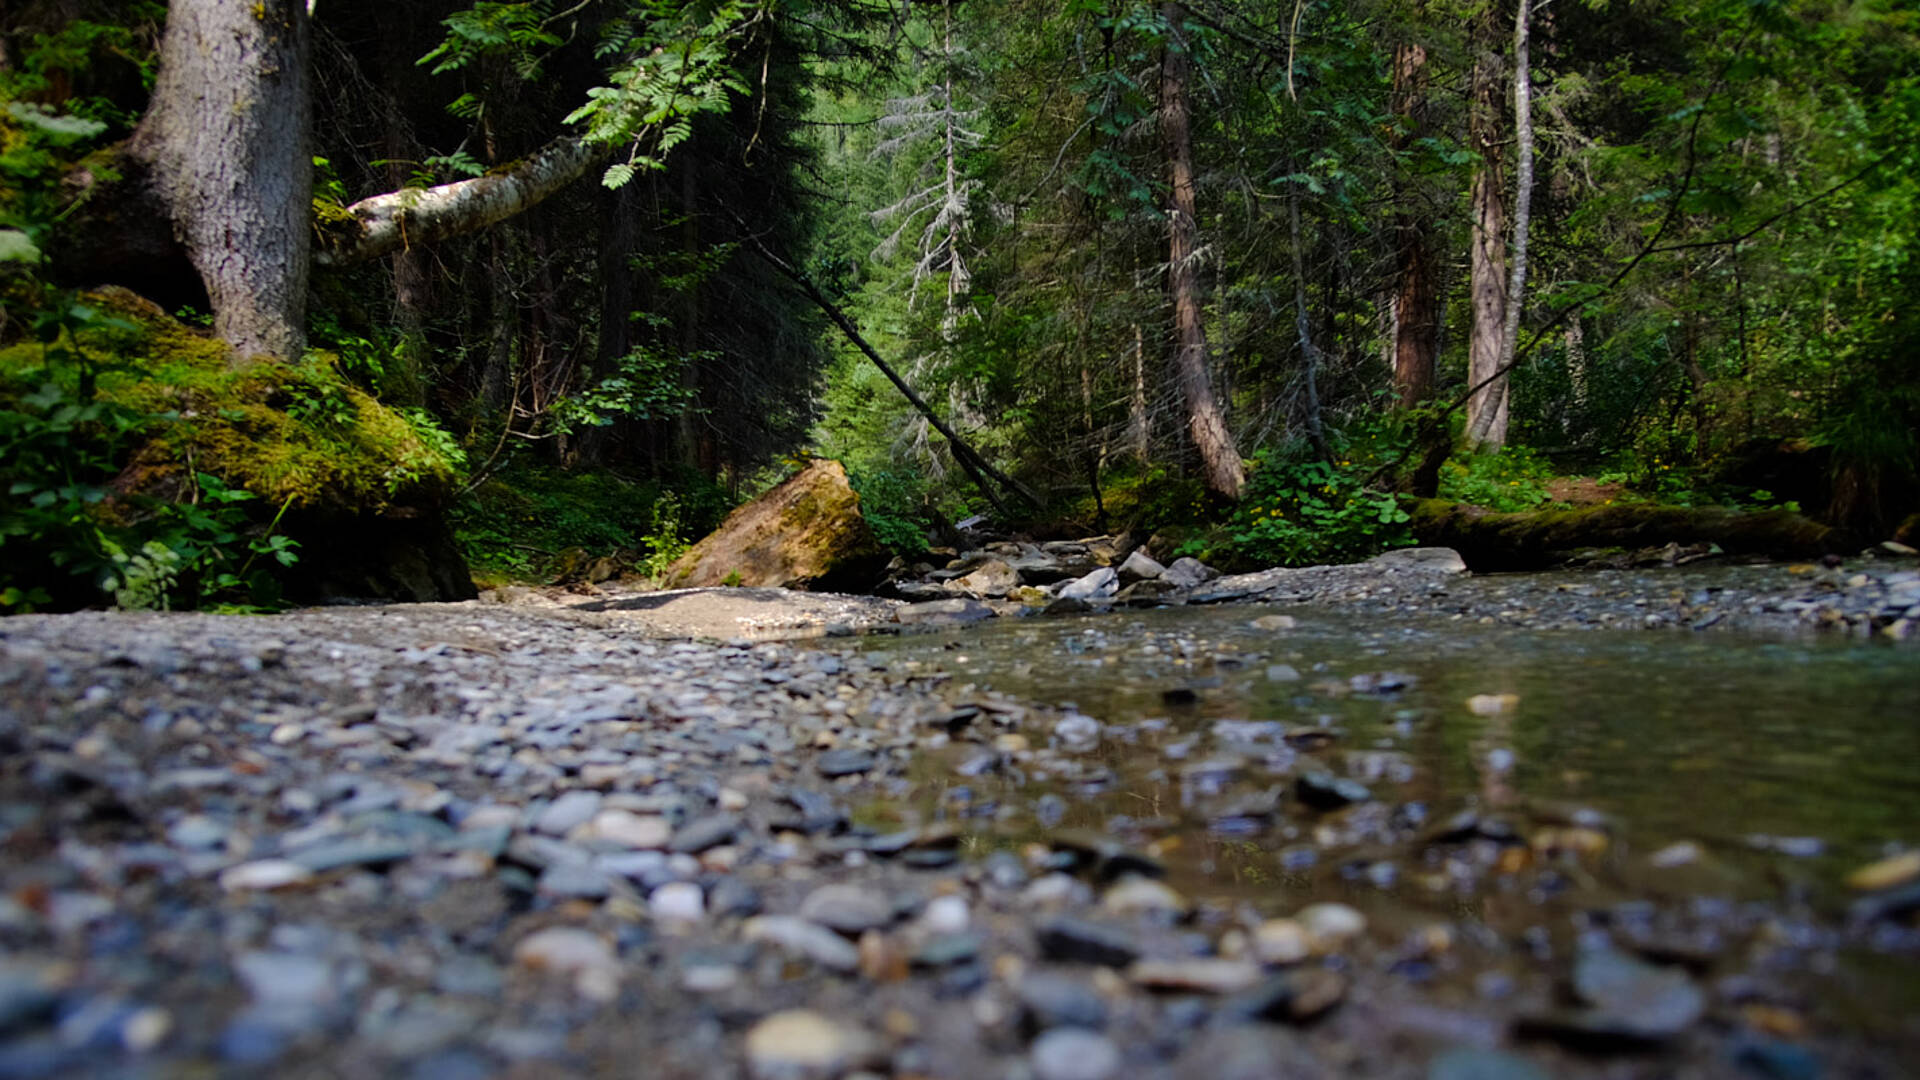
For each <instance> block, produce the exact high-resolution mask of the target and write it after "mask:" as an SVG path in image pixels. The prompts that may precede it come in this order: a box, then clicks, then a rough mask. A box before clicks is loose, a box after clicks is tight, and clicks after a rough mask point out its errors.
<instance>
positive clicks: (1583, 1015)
mask: <svg viewBox="0 0 1920 1080" xmlns="http://www.w3.org/2000/svg"><path fill="white" fill-rule="evenodd" d="M1769 574H1771V575H1775V576H1780V575H1781V574H1782V571H1781V570H1780V569H1779V568H1719V569H1709V568H1683V569H1679V570H1658V571H1644V572H1633V573H1623V574H1614V575H1593V574H1585V575H1558V576H1555V575H1528V576H1525V577H1513V578H1501V577H1487V578H1475V579H1463V580H1461V581H1460V582H1458V583H1456V584H1454V585H1452V586H1451V591H1452V593H1453V596H1452V597H1451V598H1450V599H1451V601H1452V602H1454V603H1455V604H1456V606H1464V608H1465V609H1466V610H1467V611H1477V610H1479V607H1477V606H1476V605H1480V604H1482V603H1483V602H1484V603H1488V604H1490V605H1491V607H1492V608H1493V609H1499V608H1500V607H1501V606H1502V605H1503V604H1510V603H1512V598H1513V597H1516V596H1527V597H1535V598H1538V597H1547V598H1549V599H1548V600H1546V601H1545V602H1541V603H1538V604H1535V605H1533V606H1530V607H1528V609H1527V610H1528V614H1527V615H1526V616H1525V617H1521V616H1519V615H1518V614H1513V613H1510V614H1511V615H1512V617H1511V618H1508V619H1506V620H1502V619H1499V618H1497V617H1496V614H1497V610H1496V614H1489V615H1485V616H1479V617H1469V616H1468V615H1463V614H1460V613H1459V612H1457V611H1456V612H1455V613H1454V614H1452V615H1449V614H1447V613H1445V612H1444V611H1440V610H1429V611H1425V612H1417V611H1416V612H1398V613H1383V612H1381V611H1375V610H1366V609H1365V608H1364V606H1363V605H1358V604H1353V605H1345V606H1343V605H1338V604H1319V605H1290V606H1280V605H1273V604H1244V603H1242V604H1222V605H1217V606H1211V607H1186V608H1174V609H1166V610H1155V611H1121V612H1116V613H1111V614H1106V615H1093V616H1084V617H1071V618H1041V617H1032V618H1003V619H999V620H995V621H993V622H989V623H986V624H983V625H980V626H974V627H969V628H964V629H947V630H940V631H932V632H922V633H911V632H908V633H874V634H866V635H862V636H858V637H854V638H845V637H835V638H814V639H810V640H804V641H751V640H747V639H746V638H745V637H742V638H739V639H735V640H732V641H719V640H715V639H712V638H704V639H699V640H677V641H676V640H664V639H659V638H656V637H651V636H648V630H647V627H648V624H647V623H645V622H644V621H642V620H641V618H640V617H639V615H638V614H636V613H635V612H633V611H625V612H623V611H622V610H621V609H620V607H619V605H617V604H613V605H601V607H602V610H598V611H588V610H582V609H568V608H563V607H558V606H554V607H547V608H541V607H538V606H533V605H526V604H512V603H506V604H503V603H477V602H476V603H466V604H444V605H405V606H392V607H365V608H331V609H311V610H307V611H300V612H293V613H289V614H285V615H278V616H269V617H259V618H244V619H243V618H233V617H221V616H207V615H191V614H188V615H165V614H157V613H147V614H140V613H123V614H117V615H106V614H81V615H71V616H59V617H46V616H23V617H20V618H16V619H11V620H8V621H7V622H6V623H5V624H4V626H0V646H3V647H0V657H4V661H3V662H0V739H4V741H5V743H6V745H7V747H8V753H7V756H6V760H5V764H4V765H0V828H3V829H4V836H3V839H4V843H5V845H6V849H7V850H8V852H9V853H10V854H9V858H8V859H7V860H6V862H5V864H4V877H5V879H4V881H0V886H4V892H3V893H0V940H3V941H4V942H5V945H6V953H7V957H6V960H5V963H4V965H0V1076H51V1075H82V1074H86V1075H116V1076H119V1075H126V1076H176V1075H186V1074H188V1073H194V1074H202V1073H203V1072H204V1071H205V1070H207V1069H212V1070H214V1071H216V1072H220V1071H225V1072H236V1071H237V1072H248V1071H252V1070H255V1069H261V1068H266V1067H268V1066H271V1067H273V1068H274V1069H275V1070H276V1071H278V1072H282V1073H286V1074H288V1075H295V1076H335V1075H369V1076H370V1075H393V1076H410V1077H426V1078H464V1077H483V1076H496V1075H497V1076H535V1075H538V1076H563V1075H581V1076H587V1075H638V1076H689V1077H692V1076H702V1077H706V1076H720V1075H743V1076H750V1077H754V1078H756V1080H773V1078H793V1077H830V1076H871V1075H892V1076H896V1077H918V1076H927V1077H962V1076H967V1077H987V1076H991V1077H1008V1078H1033V1080H1073V1078H1094V1080H1098V1078H1104V1077H1119V1076H1126V1077H1136V1076H1138V1077H1185V1076H1208V1077H1215V1078H1238V1077H1246V1078H1255V1077H1296V1076H1298V1077H1316V1076H1354V1077H1360V1076H1366V1077H1433V1078H1460V1077H1537V1076H1575V1077H1586V1076H1592V1077H1602V1076H1604V1077H1620V1076H1674V1077H1680V1076H1687V1077H1692V1076H1729V1077H1733V1076H1740V1077H1820V1076H1836V1077H1838V1076H1847V1077H1895V1076H1902V1075H1909V1074H1910V1073H1911V1071H1912V1069H1913V1067H1914V1065H1915V1063H1916V1062H1920V1029H1916V1027H1915V1017H1916V1016H1920V980H1917V979H1916V978H1915V977H1914V972H1915V960H1916V958H1917V957H1920V931H1916V930H1915V928H1914V926H1913V923H1912V913H1913V911H1914V910H1915V908H1916V907H1920V884H1916V883H1917V882H1920V858H1917V857H1916V856H1915V855H1914V854H1913V853H1912V848H1911V847H1910V845H1912V844H1913V843H1914V841H1915V835H1914V833H1913V829H1914V823H1915V821H1916V820H1920V813H1916V811H1920V796H1916V795H1915V793H1914V790H1913V785H1912V775H1913V772H1912V770H1913V763H1914V762H1915V761H1920V731H1916V729H1915V727H1914V725H1913V724H1912V717H1914V716H1916V715H1920V678H1917V677H1916V676H1917V675H1920V661H1916V654H1915V653H1914V651H1913V649H1912V647H1911V645H1910V644H1906V643H1896V642H1888V641H1884V640H1865V639H1859V638H1854V639H1846V640H1840V639H1838V637H1837V636H1836V635H1830V634H1829V635H1819V634H1814V633H1810V632H1803V633H1789V632H1786V631H1784V630H1781V629H1779V628H1776V629H1775V631H1774V632H1770V633H1757V632H1751V631H1748V630H1728V629H1726V628H1724V627H1722V626H1718V625H1717V623H1716V625H1715V626H1714V627H1713V628H1712V629H1706V630H1702V631H1693V630H1688V629H1683V628H1675V627H1674V626H1673V624H1672V622H1671V620H1667V621H1666V627H1667V628H1665V629H1650V628H1648V623H1649V619H1648V615H1647V613H1648V612H1649V611H1655V610H1670V609H1671V607H1672V605H1673V603H1675V601H1672V600H1670V599H1669V598H1670V597H1672V596H1674V595H1679V596H1680V597H1682V598H1683V599H1684V598H1686V597H1690V596H1704V595H1706V594H1709V593H1711V594H1716V595H1725V594H1729V593H1732V592H1736V591H1737V590H1738V589H1740V588H1745V587H1747V586H1749V585H1751V584H1752V583H1753V582H1755V581H1758V580H1761V576H1764V575H1769ZM1768 580H1771V579H1768ZM1896 587H1900V586H1899V585H1898V584H1897V583H1896ZM1553 597H1560V598H1561V599H1560V601H1559V604H1558V607H1557V608H1556V607H1555V603H1554V601H1553V600H1552V599H1551V598H1553ZM1602 608H1605V609H1609V610H1611V609H1616V608H1617V609H1619V610H1620V611H1621V612H1623V613H1624V614H1622V616H1621V617H1620V618H1619V619H1618V620H1617V622H1618V623H1619V624H1621V625H1623V626H1625V627H1630V628H1622V629H1597V630H1584V631H1581V630H1565V629H1550V628H1546V627H1550V626H1556V625H1564V624H1568V623H1569V622H1580V621H1582V620H1586V621H1594V620H1598V617H1599V614H1602V613H1604V612H1602V611H1601V610H1600V609H1602ZM1708 621H1709V619H1707V618H1702V619H1699V620H1697V621H1696V623H1695V624H1696V625H1699V624H1705V623H1707V622H1708ZM1685 625H1687V624H1686V623H1681V624H1680V626H1682V627H1684V626H1685ZM651 632H653V633H658V632H659V631H658V629H657V627H655V628H654V629H653V630H652V631H651ZM1903 846H1906V853H1905V854H1903V853H1902V847H1903ZM636 1062H644V1064H638V1065H637V1064H636Z"/></svg>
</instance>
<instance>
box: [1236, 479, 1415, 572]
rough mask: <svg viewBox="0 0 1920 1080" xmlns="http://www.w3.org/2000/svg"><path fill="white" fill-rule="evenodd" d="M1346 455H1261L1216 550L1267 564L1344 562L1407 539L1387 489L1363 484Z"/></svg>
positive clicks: (1401, 515)
mask: <svg viewBox="0 0 1920 1080" xmlns="http://www.w3.org/2000/svg"><path fill="white" fill-rule="evenodd" d="M1364 476H1365V470H1364V469H1362V468H1360V467H1358V466H1356V465H1355V464H1354V462H1353V460H1352V459H1350V458H1349V459H1342V460H1339V461H1335V462H1327V461H1322V460H1319V459H1318V458H1307V459H1301V458H1298V457H1274V458H1268V459H1264V460H1262V461H1261V462H1260V463H1259V464H1258V465H1257V466H1256V468H1255V469H1254V471H1253V474H1252V476H1251V477H1250V479H1249V480H1248V483H1247V491H1246V496H1245V497H1244V498H1243V499H1242V500H1241V503H1240V505H1239V506H1238V507H1236V508H1235V509H1234V512H1233V517H1232V519H1231V520H1230V522H1229V523H1228V525H1227V536H1228V542H1227V544H1226V545H1224V551H1222V552H1221V553H1220V554H1221V555H1224V556H1226V557H1228V558H1231V559H1233V560H1235V561H1240V562H1250V563H1257V564H1260V565H1266V566H1305V565H1310V564H1316V563H1328V562H1343V561H1349V560H1353V559H1358V558H1363V557H1366V556H1368V555H1374V554H1377V553H1379V552H1380V551H1382V550H1384V549H1386V548H1389V547H1396V546H1404V545H1407V544H1411V543H1412V542H1413V536H1412V534H1411V533H1410V532H1409V531H1408V529H1407V517H1408V516H1407V512H1406V510H1405V509H1403V508H1402V507H1401V505H1400V501H1399V498H1398V497H1397V496H1395V495H1394V494H1392V493H1391V492H1384V491H1375V490H1372V489H1370V488H1367V487H1365V486H1364V484H1363V480H1364Z"/></svg>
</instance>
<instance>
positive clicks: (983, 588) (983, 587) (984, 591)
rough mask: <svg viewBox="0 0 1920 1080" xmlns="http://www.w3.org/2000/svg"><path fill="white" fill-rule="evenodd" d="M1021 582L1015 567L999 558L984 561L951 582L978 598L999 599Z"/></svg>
mask: <svg viewBox="0 0 1920 1080" xmlns="http://www.w3.org/2000/svg"><path fill="white" fill-rule="evenodd" d="M1019 584H1020V576H1019V575H1018V574H1017V573H1016V572H1015V571H1014V569H1013V567H1011V566H1008V565H1007V564H1006V563H1003V562H1001V561H1000V560H998V559H992V560H989V561H987V562H985V563H982V564H981V565H980V567H979V568H978V569H976V570H974V571H973V572H972V573H970V574H967V575H966V576H965V577H961V578H957V579H955V580H954V581H952V582H951V583H950V584H949V587H950V588H954V589H958V590H960V591H962V592H964V593H966V594H968V595H970V596H973V597H975V598H977V599H988V598H991V599H998V598H1000V597H1003V596H1005V595H1007V594H1008V593H1009V592H1012V591H1013V589H1014V588H1015V587H1016V586H1018V585H1019Z"/></svg>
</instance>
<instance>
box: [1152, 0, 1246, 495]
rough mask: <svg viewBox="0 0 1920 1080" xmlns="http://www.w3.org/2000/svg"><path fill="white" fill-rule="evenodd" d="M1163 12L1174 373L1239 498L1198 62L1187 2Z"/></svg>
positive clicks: (1197, 442) (1211, 460)
mask: <svg viewBox="0 0 1920 1080" xmlns="http://www.w3.org/2000/svg"><path fill="white" fill-rule="evenodd" d="M1161 14H1162V15H1163V16H1164V17H1165V19H1166V22H1167V27H1168V33H1169V35H1170V38H1169V40H1168V42H1167V47H1166V51H1165V53H1164V54H1163V55H1162V57H1161V62H1160V137H1161V141H1162V145H1163V148H1164V151H1165V154H1166V159H1167V174H1168V185H1169V187H1170V189H1171V195H1172V205H1170V206H1169V207H1168V214H1167V234H1168V252H1167V290H1168V293H1169V295H1170V297H1171V299H1172V301H1173V325H1174V377H1175V381H1176V382H1177V383H1178V384H1179V387H1180V395H1181V398H1182V400H1183V401H1184V403H1185V405H1186V410H1187V430H1188V432H1189V433H1190V434H1191V435H1192V437H1193V444H1194V448H1195V449H1197V450H1198V451H1199V452H1200V463H1201V472H1202V475H1203V477H1204V478H1205V481H1206V485H1207V490H1209V491H1212V492H1214V493H1215V494H1217V495H1221V496H1224V497H1225V498H1228V499H1238V498H1239V497H1240V490H1241V488H1242V487H1244V486H1245V484H1246V480H1247V477H1246V470H1245V467H1244V466H1242V465H1241V463H1240V451H1239V449H1238V447H1236V446H1235V445H1234V442H1233V433H1232V432H1231V431H1229V430H1228V428H1227V421H1226V417H1225V416H1224V415H1223V414H1222V412H1221V408H1220V402H1219V400H1218V399H1217V398H1216V397H1215V396H1214V392H1213V380H1212V378H1211V376H1210V375H1209V374H1208V371H1207V328H1206V324H1205V322H1204V321H1203V312H1202V310H1201V306H1200V280H1199V273H1198V268H1197V266H1196V263H1197V261H1198V260H1197V259H1196V258H1195V254H1196V251H1197V248H1198V244H1197V241H1196V236H1197V229H1196V225H1195V218H1194V205H1195V195H1194V184H1193V136H1192V130H1191V126H1190V121H1191V116H1192V111H1191V110H1192V104H1191V101H1190V100H1189V90H1188V83H1189V81H1190V80H1191V78H1192V73H1193V61H1192V56H1191V54H1190V53H1189V52H1188V48H1187V42H1186V35H1185V30H1186V24H1187V9H1186V5H1185V4H1177V3H1169V4H1162V5H1161Z"/></svg>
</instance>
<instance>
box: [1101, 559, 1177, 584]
mask: <svg viewBox="0 0 1920 1080" xmlns="http://www.w3.org/2000/svg"><path fill="white" fill-rule="evenodd" d="M1166 571H1167V568H1166V567H1164V566H1161V565H1160V564H1159V563H1157V562H1155V561H1153V559H1151V558H1149V557H1148V555H1147V553H1146V552H1144V551H1136V552H1134V553H1133V554H1131V555H1128V556H1127V558H1126V561H1125V562H1122V563H1121V564H1120V566H1119V568H1118V569H1117V570H1116V571H1115V573H1116V574H1117V575H1118V576H1119V578H1120V584H1122V585H1132V584H1134V583H1135V582H1138V581H1151V580H1153V579H1156V578H1158V577H1159V576H1160V575H1161V574H1164V573H1166ZM1169 584H1171V583H1169ZM1175 587H1176V588H1177V586H1175Z"/></svg>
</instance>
